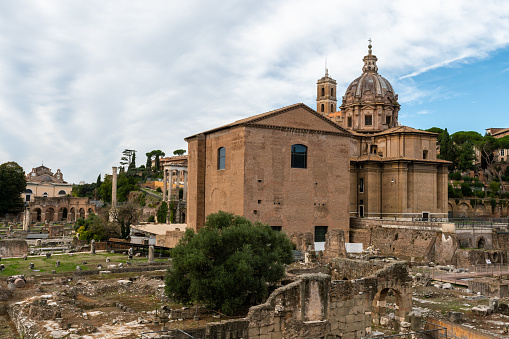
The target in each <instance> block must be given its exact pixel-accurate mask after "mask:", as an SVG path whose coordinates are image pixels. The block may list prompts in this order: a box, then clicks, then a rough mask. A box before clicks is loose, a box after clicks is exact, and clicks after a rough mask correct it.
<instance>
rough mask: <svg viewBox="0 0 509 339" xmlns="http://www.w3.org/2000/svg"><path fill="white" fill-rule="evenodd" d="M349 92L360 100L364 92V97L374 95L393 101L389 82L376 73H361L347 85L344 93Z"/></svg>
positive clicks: (370, 97)
mask: <svg viewBox="0 0 509 339" xmlns="http://www.w3.org/2000/svg"><path fill="white" fill-rule="evenodd" d="M349 93H350V94H351V95H352V96H353V97H355V99H358V100H361V101H362V99H363V97H364V94H366V98H365V99H368V100H370V99H373V96H375V97H381V98H388V99H392V100H394V101H395V98H394V90H393V89H392V86H391V83H390V82H389V81H387V79H385V78H384V77H382V76H381V75H380V74H378V73H373V72H369V73H363V74H362V75H361V76H360V77H358V78H357V79H355V80H354V81H352V83H351V84H350V85H349V86H348V88H347V90H346V93H345V95H348V94H349Z"/></svg>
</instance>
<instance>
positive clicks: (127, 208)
mask: <svg viewBox="0 0 509 339" xmlns="http://www.w3.org/2000/svg"><path fill="white" fill-rule="evenodd" d="M111 216H112V217H113V219H114V220H115V222H116V223H117V224H118V225H119V227H120V238H122V239H127V238H129V236H130V233H131V225H133V224H136V223H137V222H138V221H139V220H140V218H141V208H140V206H139V205H138V204H136V203H133V202H127V203H125V204H122V205H119V206H117V207H116V208H115V210H113V211H112V212H111Z"/></svg>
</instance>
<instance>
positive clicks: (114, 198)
mask: <svg viewBox="0 0 509 339" xmlns="http://www.w3.org/2000/svg"><path fill="white" fill-rule="evenodd" d="M112 170H113V175H112V179H111V205H112V206H113V207H116V206H117V168H116V167H112Z"/></svg>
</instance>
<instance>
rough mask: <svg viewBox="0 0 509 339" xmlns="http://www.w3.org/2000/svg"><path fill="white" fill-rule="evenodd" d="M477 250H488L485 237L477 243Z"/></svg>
mask: <svg viewBox="0 0 509 339" xmlns="http://www.w3.org/2000/svg"><path fill="white" fill-rule="evenodd" d="M477 248H486V240H485V239H484V238H483V237H481V238H480V239H479V241H478V242H477Z"/></svg>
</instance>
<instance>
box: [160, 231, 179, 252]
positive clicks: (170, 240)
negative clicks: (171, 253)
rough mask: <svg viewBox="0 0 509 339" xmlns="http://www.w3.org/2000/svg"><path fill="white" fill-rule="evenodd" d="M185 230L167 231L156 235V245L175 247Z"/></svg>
mask: <svg viewBox="0 0 509 339" xmlns="http://www.w3.org/2000/svg"><path fill="white" fill-rule="evenodd" d="M184 233H186V232H185V231H176V230H175V231H166V234H158V235H156V245H157V246H164V247H168V248H173V247H175V246H177V244H178V242H179V241H180V239H181V238H182V237H183V236H184Z"/></svg>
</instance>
